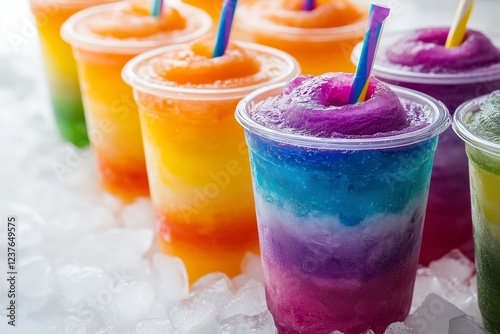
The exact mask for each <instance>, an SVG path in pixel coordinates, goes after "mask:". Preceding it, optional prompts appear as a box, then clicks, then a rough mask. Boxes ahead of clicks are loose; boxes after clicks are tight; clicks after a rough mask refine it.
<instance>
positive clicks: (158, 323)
mask: <svg viewBox="0 0 500 334" xmlns="http://www.w3.org/2000/svg"><path fill="white" fill-rule="evenodd" d="M174 333H175V329H174V327H173V326H172V323H171V322H170V320H167V319H143V320H141V321H140V322H139V323H138V324H137V326H136V334H174Z"/></svg>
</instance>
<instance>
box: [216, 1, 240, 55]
mask: <svg viewBox="0 0 500 334" xmlns="http://www.w3.org/2000/svg"><path fill="white" fill-rule="evenodd" d="M237 3H238V0H224V5H223V6H222V10H221V13H220V22H219V27H218V29H217V37H216V40H215V47H214V52H213V54H212V58H215V57H220V56H222V55H224V53H225V52H226V48H227V43H228V42H229V35H230V34H231V26H232V25H233V18H234V12H235V11H236V4H237Z"/></svg>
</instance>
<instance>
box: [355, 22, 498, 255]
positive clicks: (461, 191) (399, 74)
mask: <svg viewBox="0 0 500 334" xmlns="http://www.w3.org/2000/svg"><path fill="white" fill-rule="evenodd" d="M425 31H428V33H424V34H422V36H420V39H417V38H415V39H413V38H412V36H413V35H415V32H414V31H406V32H398V33H386V34H384V37H383V40H382V41H381V45H380V48H379V53H378V54H379V55H378V58H377V62H376V64H375V66H374V69H373V75H374V76H375V77H377V78H378V79H380V80H382V81H385V82H387V83H390V84H393V85H397V86H401V87H405V88H410V89H413V90H417V91H420V92H422V93H425V94H428V95H430V96H432V97H434V98H436V99H438V100H440V101H442V102H443V103H444V104H445V105H446V106H447V107H448V109H449V111H450V113H451V115H453V114H454V112H455V110H456V108H457V107H458V106H459V105H460V104H462V103H463V102H465V101H467V100H470V99H472V98H475V97H478V96H481V95H484V94H487V93H491V92H492V91H494V90H497V89H500V51H498V49H497V50H496V54H494V55H493V57H490V58H491V59H481V60H480V61H483V62H484V63H485V65H484V66H483V65H481V64H479V65H478V64H476V65H474V64H473V63H474V57H475V54H476V53H477V54H478V55H479V56H480V57H483V55H485V54H486V53H487V52H493V53H495V52H494V51H493V50H491V49H489V48H488V46H486V47H485V46H484V44H485V43H486V44H487V42H486V41H485V40H484V39H483V38H482V37H481V36H479V35H478V36H476V35H474V36H473V37H474V38H473V39H471V38H469V39H468V40H467V39H466V42H469V43H468V44H463V45H464V46H465V48H462V47H458V48H451V49H446V48H445V47H444V42H445V40H446V36H447V31H448V29H447V28H432V29H425ZM471 33H472V34H476V32H475V31H472V30H469V32H468V34H469V35H470V34H471ZM412 34H413V35H412ZM469 35H468V36H469ZM489 36H492V35H491V34H489ZM405 38H406V39H405ZM416 40H417V41H416ZM422 40H423V41H424V42H425V43H429V44H431V43H432V44H434V45H436V47H435V48H429V50H423V49H425V48H424V44H418V43H420V42H421V41H422ZM471 40H472V42H471ZM492 40H493V41H494V42H496V46H497V47H498V45H499V43H498V42H499V41H500V37H496V38H494V39H492ZM415 42H417V43H415ZM395 43H396V44H398V45H397V48H396V50H395V51H394V49H395V47H394V45H395ZM411 43H414V44H411ZM464 43H465V42H464ZM405 44H406V45H405ZM429 44H425V45H429ZM481 44H483V45H481ZM360 47H361V46H360V45H358V46H357V47H356V48H355V50H354V52H353V54H352V60H353V62H354V63H357V59H358V58H359V52H360ZM405 47H406V48H407V52H404V51H403V49H404V48H405ZM412 48H413V51H414V50H418V52H417V53H414V52H413V51H410V49H412ZM419 48H420V49H419ZM388 52H389V53H391V55H390V56H388ZM450 54H451V56H449V55H450ZM389 58H392V59H397V58H400V59H398V61H400V63H399V64H394V63H392V62H391V59H389ZM495 58H498V61H497V62H495ZM447 62H449V63H447ZM412 63H417V64H418V63H420V65H419V67H418V68H416V67H413V66H411V64H412ZM440 63H442V64H444V63H446V66H449V67H450V68H448V69H447V71H444V70H443V71H439V70H437V71H436V70H432V68H434V69H435V68H439V66H440ZM454 248H458V249H459V250H460V251H462V252H463V253H464V254H465V255H466V256H467V257H469V258H470V259H471V260H473V259H474V245H473V238H472V215H471V205H470V187H469V174H468V161H467V156H466V154H465V145H464V143H463V141H462V140H460V138H459V137H458V136H457V135H456V134H455V133H454V132H453V130H452V129H451V128H450V129H448V130H446V131H445V132H444V133H443V134H441V136H440V139H439V145H438V148H437V150H436V155H435V157H434V165H433V170H432V177H431V186H430V191H429V203H428V204H427V212H426V218H425V225H424V233H423V240H422V250H421V254H420V263H421V264H424V265H427V264H428V263H429V262H430V261H432V260H435V259H438V258H440V257H442V256H443V255H445V254H447V253H448V252H449V251H451V250H452V249H454Z"/></svg>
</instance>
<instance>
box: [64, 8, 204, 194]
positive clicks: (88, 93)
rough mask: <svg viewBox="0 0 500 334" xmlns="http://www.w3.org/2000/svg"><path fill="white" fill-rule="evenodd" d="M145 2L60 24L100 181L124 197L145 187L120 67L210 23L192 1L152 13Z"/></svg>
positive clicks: (137, 133) (133, 110)
mask: <svg viewBox="0 0 500 334" xmlns="http://www.w3.org/2000/svg"><path fill="white" fill-rule="evenodd" d="M150 5H151V2H150V1H140V2H138V1H135V2H129V1H126V2H125V1H124V2H120V3H114V4H109V5H102V6H97V7H93V8H89V9H87V10H85V11H81V12H79V13H78V14H76V15H74V16H72V17H71V18H70V19H69V20H68V21H67V22H66V23H65V24H64V26H63V28H62V35H63V36H64V38H65V39H66V40H67V41H68V42H69V43H71V44H72V46H73V53H74V55H75V58H76V60H77V64H78V72H79V77H80V82H81V86H82V96H83V100H84V105H85V113H86V117H87V121H88V131H89V137H90V141H91V144H92V148H93V150H94V152H95V154H96V156H97V161H98V165H99V170H100V175H101V179H102V184H103V186H104V188H105V189H107V190H108V191H110V192H111V193H113V194H115V195H118V196H119V197H121V198H122V199H123V200H125V201H128V200H133V199H134V198H135V197H137V196H141V195H148V194H149V189H148V181H147V171H146V162H145V158H144V148H143V143H142V136H141V128H140V124H139V115H138V112H137V105H136V104H135V102H134V98H133V92H132V89H131V88H130V86H128V85H127V84H126V83H125V82H124V81H123V80H122V78H121V71H122V69H123V67H124V66H125V64H126V63H127V62H128V61H129V60H130V59H132V58H133V57H134V56H136V55H138V54H139V53H142V52H145V51H148V50H151V49H153V48H156V47H159V46H165V45H173V44H177V43H184V42H189V41H191V40H193V39H195V38H198V37H200V36H202V35H204V34H205V33H207V32H208V31H209V30H210V27H211V20H210V17H209V16H208V15H207V14H206V13H205V12H203V11H201V10H199V9H197V8H194V7H192V6H188V5H183V4H178V5H175V7H172V6H166V7H165V9H164V10H163V11H162V13H161V15H160V16H159V17H152V16H151V15H150V8H149V7H150Z"/></svg>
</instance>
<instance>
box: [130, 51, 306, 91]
mask: <svg viewBox="0 0 500 334" xmlns="http://www.w3.org/2000/svg"><path fill="white" fill-rule="evenodd" d="M233 43H234V44H235V45H237V46H240V47H243V48H245V49H250V50H254V51H261V52H264V53H268V54H272V55H274V56H277V57H279V58H281V59H283V60H284V61H285V62H286V63H287V67H288V70H287V71H286V72H283V73H282V74H280V75H279V76H277V77H275V78H272V79H271V80H269V81H265V82H261V83H258V84H253V85H250V86H244V87H236V88H224V89H220V88H212V89H208V88H185V87H171V86H165V85H161V84H158V83H154V82H151V81H149V80H147V79H143V78H141V77H140V76H139V75H137V71H136V70H137V68H138V67H139V66H140V65H141V64H142V63H143V62H146V61H149V60H151V59H153V58H154V57H156V56H158V55H160V54H162V53H165V52H171V51H175V50H182V49H183V48H185V47H186V44H177V45H169V46H165V47H162V48H158V49H154V50H151V51H148V52H145V53H143V54H140V55H138V56H136V57H134V58H133V59H132V60H130V61H129V62H128V63H127V64H126V65H125V67H124V68H123V70H122V78H123V80H124V81H125V82H126V83H127V84H128V85H130V86H132V88H133V89H134V91H135V90H139V91H141V92H145V93H149V94H153V95H157V96H162V97H167V98H169V97H172V98H177V99H200V100H228V99H235V98H239V99H241V98H242V97H244V96H245V95H247V94H249V93H250V92H252V91H254V90H256V89H258V88H261V87H264V86H268V85H271V84H275V83H279V82H282V81H285V80H289V79H291V78H293V77H295V76H297V75H298V74H299V73H300V65H299V63H298V62H297V60H296V59H295V58H293V57H292V56H291V55H289V54H288V53H285V52H283V51H281V50H278V49H275V48H271V47H268V46H264V45H260V44H255V43H248V42H233Z"/></svg>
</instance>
